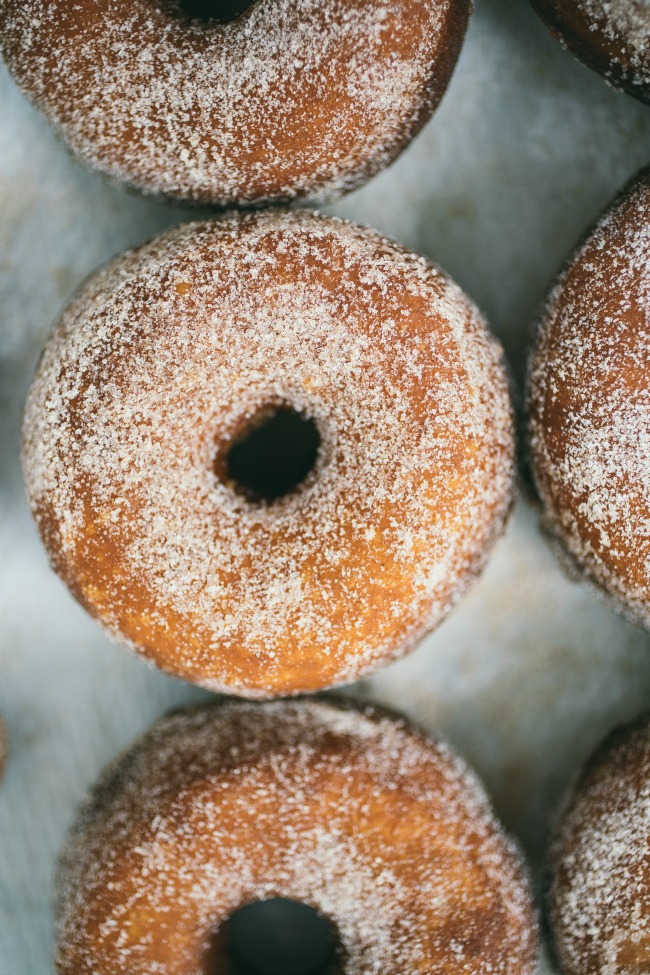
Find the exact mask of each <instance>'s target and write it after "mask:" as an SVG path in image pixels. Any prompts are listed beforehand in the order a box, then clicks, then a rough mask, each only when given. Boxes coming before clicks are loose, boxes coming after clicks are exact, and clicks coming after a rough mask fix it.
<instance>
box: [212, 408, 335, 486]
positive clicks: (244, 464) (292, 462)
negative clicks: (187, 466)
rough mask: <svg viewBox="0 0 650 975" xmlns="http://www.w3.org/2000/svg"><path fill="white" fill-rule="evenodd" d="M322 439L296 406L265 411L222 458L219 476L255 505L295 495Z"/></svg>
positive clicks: (218, 463) (217, 469)
mask: <svg viewBox="0 0 650 975" xmlns="http://www.w3.org/2000/svg"><path fill="white" fill-rule="evenodd" d="M320 444H321V437H320V433H319V432H318V427H317V426H316V423H315V421H314V420H313V419H312V418H311V417H309V416H306V415H305V414H304V413H300V412H298V410H295V409H294V408H293V407H292V406H289V405H287V404H280V405H275V406H267V407H265V408H263V409H262V410H260V411H259V412H258V413H257V414H256V415H255V416H254V417H253V418H252V419H251V420H249V421H247V422H246V424H245V425H244V426H243V427H242V428H241V429H240V430H239V431H238V433H237V434H236V435H235V437H233V439H232V440H231V441H230V443H229V444H228V445H227V447H226V448H225V450H224V451H221V452H220V453H219V454H218V455H217V459H216V461H215V473H216V475H217V477H218V478H219V480H221V481H222V482H223V483H225V484H228V485H229V486H230V487H232V488H233V489H234V490H235V491H236V492H237V493H238V494H241V495H243V496H245V497H246V498H248V499H249V500H250V501H253V502H257V503H260V502H267V503H269V502H272V501H277V500H278V499H279V498H283V497H286V496H287V495H289V494H291V493H292V492H293V491H295V490H296V489H297V488H298V487H299V486H300V485H301V484H302V483H303V481H304V480H305V478H306V477H307V476H308V475H309V474H310V473H311V471H312V470H313V469H314V466H315V464H316V461H317V459H318V452H319V449H320Z"/></svg>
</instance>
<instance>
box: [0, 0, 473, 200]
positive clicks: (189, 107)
mask: <svg viewBox="0 0 650 975" xmlns="http://www.w3.org/2000/svg"><path fill="white" fill-rule="evenodd" d="M99 6H100V9H99V11H98V12H97V13H95V12H93V5H91V4H87V5H86V7H85V8H84V7H83V5H82V6H80V7H78V8H77V7H75V5H72V4H68V0H63V2H58V3H57V2H51V0H23V2H20V3H15V2H13V0H0V45H2V47H3V48H4V54H5V58H6V59H7V62H8V64H9V67H10V69H11V70H12V72H13V73H14V75H15V76H16V78H17V80H18V82H19V83H20V85H21V87H22V88H23V90H24V92H25V93H26V94H27V95H28V97H30V99H31V100H32V101H33V102H34V103H35V104H36V105H37V106H38V107H40V108H41V109H42V110H44V111H45V113H46V114H47V115H48V117H49V118H50V119H51V120H52V121H53V122H54V124H55V125H56V126H57V128H58V130H59V132H60V134H61V135H62V136H63V138H64V139H65V141H66V142H67V143H68V144H69V145H70V146H71V147H72V148H73V149H74V150H75V151H76V152H77V153H78V154H79V155H80V156H81V157H82V158H83V159H84V160H85V161H86V162H87V163H89V164H90V165H91V166H93V167H96V168H98V169H99V170H101V171H102V172H104V173H107V174H108V175H109V176H112V177H115V178H117V179H120V180H124V181H127V182H129V183H131V184H133V185H134V186H136V187H137V188H138V189H141V190H143V191H148V192H154V193H162V194H165V195H170V196H181V197H183V198H188V199H197V200H200V199H210V200H212V201H213V202H222V203H226V204H231V203H237V202H244V201H250V200H257V201H261V200H264V199H265V196H264V191H263V189H260V187H264V186H265V185H273V183H275V182H276V181H277V180H278V179H279V180H280V183H279V186H277V187H276V188H275V190H274V191H272V192H271V193H270V194H269V196H270V198H273V199H282V200H290V199H292V198H294V197H296V196H304V195H305V194H307V195H309V196H311V198H312V199H323V198H325V197H330V196H334V195H337V194H339V193H342V192H345V191H348V190H350V189H352V188H353V187H355V186H356V185H358V184H359V183H361V182H363V181H364V180H365V179H366V178H367V177H368V176H370V175H372V173H373V172H376V171H377V170H379V169H381V168H383V167H384V166H385V165H387V164H388V163H389V162H390V161H391V160H392V159H393V158H394V156H395V155H396V154H397V152H398V151H399V150H400V148H401V147H402V146H403V144H404V142H405V141H406V140H407V139H408V138H409V136H410V135H411V134H414V132H415V131H416V130H417V127H418V124H419V122H420V121H421V119H422V113H423V112H424V113H425V114H428V112H429V111H431V110H432V109H433V107H434V105H435V102H437V100H438V97H439V94H440V92H439V91H438V90H437V89H438V87H439V86H438V85H436V84H434V83H433V82H432V79H433V78H434V77H435V74H436V71H437V66H438V61H440V60H444V59H446V58H447V56H448V51H447V50H446V49H445V46H444V42H443V39H444V38H446V36H447V32H448V31H449V20H450V17H451V16H452V14H451V12H450V11H451V10H452V9H455V13H454V15H453V16H456V17H458V18H459V20H460V22H462V17H461V14H460V13H459V12H458V10H459V8H460V6H461V5H460V4H459V3H458V2H456V0H453V2H452V0H437V2H433V0H427V2H426V3H422V4H421V5H419V6H416V5H414V4H410V5H409V4H402V5H399V4H393V5H389V4H386V3H385V2H384V0H364V2H360V3H355V4H350V3H348V2H347V0H329V2H327V3H323V0H259V2H257V3H255V4H253V6H252V7H251V8H250V9H249V10H248V11H247V12H246V13H245V14H244V16H243V17H242V18H240V19H239V20H237V21H235V22H233V23H230V24H227V25H221V24H215V23H213V24H211V25H210V26H206V25H205V24H202V23H200V22H198V21H191V20H187V19H186V18H183V17H182V16H181V15H180V13H179V10H178V5H177V4H176V3H175V2H174V0H169V2H167V3H162V2H153V0H132V2H129V3H128V4H119V3H118V4H112V3H109V2H104V3H102V4H101V5H99ZM463 7H464V5H463ZM75 10H78V11H81V13H78V14H75ZM75 18H76V19H75ZM68 19H69V20H70V24H68ZM64 23H65V25H66V30H65V32H64V30H63V28H62V24H64ZM398 38H399V40H397V39H398ZM404 38H408V41H405V39H404ZM434 89H435V90H434ZM330 101H332V102H333V104H330ZM321 115H323V120H324V121H321V119H320V117H321ZM275 172H277V174H278V176H276V177H274V179H273V180H272V181H271V183H269V174H270V173H275ZM283 179H284V183H283V182H282V180H283Z"/></svg>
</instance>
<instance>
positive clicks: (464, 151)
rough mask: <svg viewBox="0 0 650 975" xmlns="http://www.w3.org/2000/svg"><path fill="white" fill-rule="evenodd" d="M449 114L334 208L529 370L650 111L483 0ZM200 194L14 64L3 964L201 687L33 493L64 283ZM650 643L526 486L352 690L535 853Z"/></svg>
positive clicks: (10, 98)
mask: <svg viewBox="0 0 650 975" xmlns="http://www.w3.org/2000/svg"><path fill="white" fill-rule="evenodd" d="M477 7H478V9H477V11H476V13H475V15H474V19H473V22H472V26H471V29H470V32H469V35H468V38H467V42H466V45H465V48H464V51H463V54H462V57H461V61H460V63H459V66H458V69H457V71H456V74H455V76H454V79H453V81H452V84H451V86H450V89H449V91H448V94H447V96H446V98H445V100H444V102H443V105H442V106H441V108H440V110H439V111H438V113H437V114H436V116H435V117H434V119H433V121H432V122H431V123H430V124H429V125H428V126H427V127H426V128H425V130H424V132H423V133H422V134H421V135H420V136H419V138H418V139H417V140H416V142H415V143H414V144H413V145H412V147H411V148H410V149H409V150H408V151H407V152H406V153H405V154H404V155H403V156H402V158H401V159H400V160H399V161H398V162H397V163H396V164H395V165H394V166H393V167H392V168H391V169H390V170H388V171H387V172H386V173H384V174H383V175H381V176H380V177H378V178H377V179H375V180H374V181H373V182H372V183H371V184H369V185H368V186H367V187H365V188H364V189H363V190H361V191H360V192H357V193H356V194H354V195H352V196H350V197H348V198H347V199H345V200H343V201H340V202H339V203H337V204H335V205H334V206H332V207H331V208H330V209H331V210H332V212H335V213H340V214H343V215H346V216H350V217H353V218H355V219H358V220H360V221H363V222H366V223H369V224H373V225H375V226H376V227H379V228H380V229H381V230H383V231H385V232H386V233H388V234H390V235H392V236H393V237H395V238H397V239H398V240H400V241H402V242H404V243H406V244H408V245H411V246H413V247H414V248H416V249H418V250H420V251H422V252H423V253H425V254H427V255H429V256H431V257H432V258H434V259H435V260H437V261H438V262H439V263H440V264H442V265H443V266H444V267H445V268H446V269H447V270H448V271H450V272H451V273H452V274H453V275H454V276H455V277H456V278H457V280H458V281H459V283H460V284H461V285H463V286H464V287H465V288H466V289H467V290H468V291H469V292H470V293H471V295H472V296H473V297H474V298H475V299H476V300H477V301H478V302H479V304H480V305H481V306H482V307H483V309H484V310H485V312H486V313H487V314H488V316H489V317H490V319H491V321H492V324H493V326H494V328H495V330H496V331H497V332H498V334H499V335H500V336H501V338H502V339H503V341H504V343H505V345H506V349H507V352H508V355H509V356H510V359H511V362H512V366H513V372H514V375H515V377H516V379H517V380H519V379H520V377H521V374H522V366H523V353H524V350H525V348H526V346H527V343H528V341H529V337H530V325H531V319H532V317H533V315H534V311H535V309H536V307H537V306H538V304H539V302H540V300H541V299H542V297H543V295H544V292H545V290H546V288H547V285H548V282H549V281H550V279H551V277H552V276H553V274H554V272H555V270H556V268H557V267H558V266H559V265H560V263H561V262H562V260H563V258H564V256H565V254H566V253H567V251H568V249H569V248H570V247H571V245H572V244H573V242H574V241H575V239H576V237H577V236H578V234H579V233H580V232H581V231H582V230H583V229H584V227H585V226H586V224H588V223H589V222H590V221H591V220H592V219H593V218H594V217H595V216H596V214H597V213H598V211H599V210H600V208H601V206H602V205H603V204H604V203H605V202H606V201H607V199H608V198H609V197H610V196H611V195H612V194H613V192H614V191H615V190H616V189H617V188H618V187H619V185H620V184H621V183H622V182H623V181H624V180H625V179H626V178H627V177H628V176H630V175H631V174H632V173H633V172H634V171H635V170H636V169H637V168H638V167H639V166H640V165H642V164H643V163H644V162H646V161H647V160H648V159H649V158H650V109H647V108H644V107H643V106H641V105H639V104H636V103H635V102H633V101H632V100H631V99H629V98H627V97H626V96H622V95H618V94H616V93H614V92H613V91H611V90H609V89H608V88H607V87H606V86H605V84H604V83H603V82H602V81H601V80H600V79H599V78H597V77H596V76H594V75H592V74H591V73H590V72H589V71H587V69H585V68H583V67H582V66H580V65H578V64H577V63H575V62H574V61H573V60H572V59H571V58H570V57H569V56H568V55H567V54H565V53H564V52H563V51H562V50H561V49H560V47H559V46H558V45H557V44H556V43H555V42H553V41H552V40H551V39H550V37H549V36H548V35H547V34H546V32H545V30H544V28H543V27H542V25H541V24H540V23H539V22H538V21H537V19H536V18H535V16H534V15H533V14H532V12H531V11H530V9H529V8H528V5H527V3H526V2H525V0H477ZM186 216H187V212H186V211H183V210H181V209H179V208H172V207H170V206H166V205H163V204H159V203H155V202H151V201H148V200H144V199H140V198H138V197H135V196H132V195H129V194H127V193H124V192H123V191H121V190H119V189H117V188H115V187H112V186H109V185H107V184H105V183H104V182H103V181H102V180H101V179H99V178H97V177H96V176H93V175H91V174H89V173H86V172H85V171H84V170H83V169H82V168H81V167H80V166H79V165H78V164H77V163H75V162H74V161H73V160H72V159H71V158H70V157H69V156H68V154H67V152H66V151H65V149H64V148H63V147H62V146H61V145H60V144H59V143H58V142H57V141H56V139H55V138H54V136H53V135H52V133H51V132H50V130H49V129H48V127H47V125H46V124H45V122H44V121H43V120H42V119H40V118H39V117H38V116H37V115H36V113H35V112H34V111H33V110H32V109H31V108H30V107H29V106H28V105H27V104H26V102H25V101H24V100H23V99H22V97H21V96H20V94H19V93H18V92H17V91H16V89H15V88H14V86H13V85H12V83H11V81H10V80H9V79H8V77H7V76H6V73H5V72H4V70H3V69H1V68H0V713H2V714H4V715H5V718H6V720H7V723H8V726H9V731H10V735H11V742H12V751H11V757H10V762H9V765H8V769H7V774H6V778H5V780H4V782H3V784H2V785H1V786H0V975H50V973H51V971H52V967H51V914H50V903H51V882H52V873H53V867H54V862H55V858H56V853H57V849H58V848H59V845H60V843H61V839H62V836H63V834H64V831H65V829H66V827H67V825H68V823H69V821H70V819H71V817H72V815H73V812H74V809H75V807H76V806H77V804H78V802H79V800H80V798H81V797H82V795H83V793H84V790H85V788H86V787H87V786H88V785H89V784H90V783H91V782H92V781H93V780H94V779H95V778H96V776H97V774H98V772H99V770H100V769H101V767H102V766H103V765H104V763H105V762H106V761H108V760H109V759H110V758H111V757H112V756H113V755H114V754H115V753H116V752H117V751H118V750H119V749H120V748H122V747H123V746H125V745H126V744H128V743H129V742H130V741H131V740H132V738H133V737H134V736H135V735H136V734H137V733H138V732H139V731H141V730H142V729H144V728H145V727H146V726H147V725H148V724H150V723H151V722H152V721H153V720H154V719H155V718H156V717H157V716H158V715H160V714H162V713H164V712H165V711H166V710H168V709H169V708H171V707H173V706H177V705H179V704H182V703H184V702H188V701H191V700H196V699H199V698H201V697H202V696H203V695H202V693H201V692H198V691H196V690H193V689H192V688H189V687H187V686H186V685H183V684H180V683H177V682H174V681H173V680H170V679H169V678H166V677H163V676H162V675H161V674H158V673H155V672H153V671H151V670H149V669H148V668H147V667H146V666H145V665H144V664H143V663H141V662H140V661H139V660H136V659H134V658H133V657H131V656H130V655H128V654H127V653H126V652H125V651H123V650H121V649H119V648H118V647H116V646H114V645H112V644H110V643H109V642H108V641H107V639H106V638H105V637H104V636H103V635H102V634H101V633H100V632H99V631H98V629H97V628H96V627H95V625H94V624H93V623H92V622H91V621H90V620H89V619H88V618H87V617H86V615H85V614H84V612H83V611H82V610H81V609H80V608H79V607H78V606H77V605H76V604H75V603H74V602H73V600H72V599H71V597H70V596H69V595H68V593H67V591H66V590H65V589H64V587H63V585H62V584H61V583H60V582H59V581H58V580H57V579H56V577H55V576H54V575H53V574H52V573H51V572H50V570H49V569H48V566H47V560H46V558H45V555H44V552H43V550H42V548H41V546H40V544H39V542H38V540H37V538H36V536H35V533H34V530H33V527H32V525H31V522H30V518H29V515H28V513H27V511H26V506H25V502H24V499H23V496H22V489H21V480H20V465H19V442H20V416H21V410H22V405H23V401H24V397H25V393H26V390H27V386H28V384H29V381H30V377H31V374H32V372H33V369H34V366H35V363H36V360H37V357H38V354H39V350H40V347H41V345H42V344H43V341H44V339H45V337H46V335H47V333H48V329H49V327H50V323H51V321H52V319H53V318H54V316H55V315H56V313H57V311H58V309H59V308H60V306H61V304H62V303H63V301H64V300H65V299H66V297H67V296H68V295H69V294H70V292H71V291H72V290H73V289H74V288H75V287H76V286H77V285H78V284H79V282H80V281H81V280H82V278H83V277H84V276H85V275H86V274H87V273H88V272H89V271H91V270H92V269H93V268H94V267H95V266H96V265H97V264H99V263H100V262H102V261H104V260H105V259H107V258H108V257H110V256H111V255H112V254H115V253H116V252H118V251H120V250H122V249H123V248H124V247H126V246H127V245H130V244H133V243H135V242H137V241H139V240H142V239H144V238H146V237H147V236H149V235H151V234H152V233H154V232H156V231H158V230H160V229H162V228H164V227H166V226H169V225H170V224H174V223H177V222H179V221H181V220H183V219H184V218H185V217H186ZM649 642H650V641H649V638H648V636H647V635H644V634H643V633H641V632H640V631H638V630H635V629H634V628H632V627H631V626H629V625H628V624H626V623H625V622H623V621H622V620H620V619H618V618H617V617H616V616H614V615H612V614H611V613H610V612H609V611H608V610H607V609H606V608H605V607H603V606H602V605H601V604H600V603H599V602H598V601H597V600H596V599H595V598H594V596H593V595H592V594H591V593H589V592H587V591H586V590H585V589H583V588H581V587H579V586H576V585H575V584H573V583H571V582H569V581H568V580H567V579H566V578H564V576H563V575H562V573H561V571H560V569H559V568H558V566H557V565H556V563H555V560H554V558H553V556H552V554H551V553H550V552H549V550H548V548H547V546H546V544H545V542H544V541H543V539H542V538H541V537H540V535H539V533H538V531H537V525H536V517H535V514H534V512H533V511H532V509H531V508H530V507H529V506H528V505H526V504H525V503H524V502H521V503H520V504H519V506H518V509H517V511H516V514H515V517H514V519H513V521H512V522H511V525H510V528H509V531H508V533H507V535H506V537H505V539H504V540H503V541H502V542H501V543H500V544H499V545H498V547H497V549H496V551H495V554H494V558H493V560H492V562H491V564H490V566H489V568H488V570H487V572H486V573H485V575H484V577H483V578H482V579H481V580H480V582H479V583H478V584H477V585H476V586H475V588H474V589H473V590H472V592H471V593H470V595H469V596H468V597H467V598H466V600H465V601H464V602H463V604H462V605H461V606H460V607H459V608H458V609H457V610H456V611H455V612H454V614H453V615H452V616H451V617H450V619H449V620H448V621H447V622H446V623H445V624H444V625H443V626H442V627H441V628H440V629H439V630H438V631H437V632H436V633H435V634H434V635H433V636H432V637H431V638H429V639H428V640H427V641H426V642H425V643H424V644H423V645H422V646H421V647H420V648H419V649H418V650H417V651H416V652H415V653H414V654H413V655H412V656H411V657H409V658H408V659H406V660H403V661H402V662H400V663H398V664H395V665H393V666H392V667H389V668H388V669H386V670H384V671H383V672H381V673H380V674H378V675H377V676H376V677H374V678H373V679H371V680H368V681H365V682H364V683H363V684H362V685H360V686H359V687H357V688H354V689H353V692H354V693H356V694H357V695H362V696H363V697H367V698H371V699H374V700H378V701H385V702H389V703H391V704H392V705H394V706H397V707H398V708H400V709H401V710H402V711H405V712H407V713H408V714H410V715H412V716H413V717H414V718H416V719H417V720H418V721H419V722H420V723H421V724H422V725H424V726H425V727H426V728H430V729H439V730H440V731H441V732H442V733H443V734H445V735H446V736H448V737H449V738H450V739H451V740H452V741H453V742H454V743H455V745H456V746H457V747H458V748H459V749H460V751H461V752H462V753H463V754H464V755H465V756H466V757H467V759H468V760H469V761H470V762H471V763H472V764H474V765H475V766H476V768H477V769H478V770H479V771H480V773H481V774H482V775H483V777H484V779H485V781H486V783H487V786H488V788H489V790H490V792H491V794H492V796H493V798H494V802H495V804H496V807H497V810H498V812H499V813H500V814H501V816H502V817H503V819H504V820H505V822H506V823H507V825H508V826H509V828H511V829H512V830H513V831H514V832H515V833H516V834H518V835H519V837H520V838H521V839H522V841H523V843H524V846H525V848H526V850H527V853H528V855H529V857H530V858H531V862H532V863H533V864H534V865H535V866H537V865H538V864H539V862H540V859H541V857H542V854H543V850H544V845H545V841H546V836H547V829H548V823H549V818H550V817H551V816H552V814H553V810H554V809H555V807H556V805H557V801H558V799H559V797H560V796H561V794H562V792H563V790H564V788H565V786H566V783H567V781H568V780H569V778H570V777H571V775H572V774H573V772H574V770H575V768H576V766H577V764H578V763H579V761H580V760H581V758H582V757H583V756H584V755H585V754H586V753H587V752H588V751H589V749H590V748H591V747H592V746H593V744H594V743H595V742H596V740H597V739H598V738H599V737H600V736H601V735H602V734H603V733H604V732H605V731H606V730H607V729H608V728H609V727H610V726H612V725H613V724H614V723H616V722H617V721H619V720H621V719H625V718H627V717H632V716H633V715H635V714H637V713H638V712H639V711H641V710H642V709H643V708H644V707H647V706H648V705H649V704H650V647H649Z"/></svg>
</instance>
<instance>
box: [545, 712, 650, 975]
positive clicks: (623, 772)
mask: <svg viewBox="0 0 650 975" xmlns="http://www.w3.org/2000/svg"><path fill="white" fill-rule="evenodd" d="M553 860H554V865H555V867H554V869H555V878H554V884H553V888H552V898H551V900H552V921H553V928H554V934H555V941H556V946H557V950H558V954H559V957H560V962H561V964H562V970H563V971H564V972H566V973H567V975H636V973H640V972H646V971H650V721H648V720H647V719H644V720H642V721H641V722H639V723H638V724H637V725H635V726H633V727H632V728H631V729H627V730H625V731H621V732H618V733H617V734H616V735H615V736H614V737H613V738H612V739H611V740H610V741H608V742H607V743H606V744H605V745H604V746H603V747H601V749H600V750H599V752H598V753H597V755H596V756H595V757H594V758H592V760H591V761H590V763H589V765H588V767H587V770H586V772H585V773H584V775H583V777H582V779H581V781H580V783H579V784H578V786H577V788H576V791H575V793H574V795H573V797H572V799H571V802H570V804H569V806H568V808H567V811H566V812H565V814H564V816H563V818H562V820H561V822H560V825H559V829H558V831H557V836H556V839H555V843H554V849H553Z"/></svg>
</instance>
